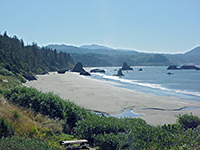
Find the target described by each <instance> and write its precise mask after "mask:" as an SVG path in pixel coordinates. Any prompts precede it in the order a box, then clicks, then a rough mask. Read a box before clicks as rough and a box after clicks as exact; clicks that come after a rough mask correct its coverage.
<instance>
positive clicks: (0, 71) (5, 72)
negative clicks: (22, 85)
mask: <svg viewBox="0 0 200 150" xmlns="http://www.w3.org/2000/svg"><path fill="white" fill-rule="evenodd" d="M0 74H1V75H4V76H14V74H13V73H12V72H11V71H9V70H7V69H5V68H3V67H1V66H0Z"/></svg>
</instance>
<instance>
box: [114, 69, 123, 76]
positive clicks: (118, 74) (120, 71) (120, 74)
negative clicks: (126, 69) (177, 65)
mask: <svg viewBox="0 0 200 150" xmlns="http://www.w3.org/2000/svg"><path fill="white" fill-rule="evenodd" d="M114 76H124V74H123V73H122V69H119V70H118V72H117V74H114Z"/></svg>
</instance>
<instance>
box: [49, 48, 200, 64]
mask: <svg viewBox="0 0 200 150" xmlns="http://www.w3.org/2000/svg"><path fill="white" fill-rule="evenodd" d="M47 47H48V48H52V49H56V50H57V51H62V52H66V53H70V54H71V56H72V58H73V60H74V62H75V63H76V62H79V61H80V62H82V63H83V65H84V66H88V67H93V66H102V67H103V66H121V65H122V63H123V62H127V63H128V64H129V65H133V66H134V65H146V66H151V65H154V66H167V65H187V64H188V65H200V46H199V47H196V48H194V49H192V50H190V51H188V52H186V53H184V54H158V53H142V52H137V51H135V50H126V49H113V48H111V47H107V46H103V45H96V44H92V45H83V46H80V47H76V46H69V45H64V44H62V45H58V44H50V45H47Z"/></svg>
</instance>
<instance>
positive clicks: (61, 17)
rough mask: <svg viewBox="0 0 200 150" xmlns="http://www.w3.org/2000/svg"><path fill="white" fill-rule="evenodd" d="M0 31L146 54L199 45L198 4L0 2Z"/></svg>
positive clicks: (171, 0) (43, 41)
mask: <svg viewBox="0 0 200 150" xmlns="http://www.w3.org/2000/svg"><path fill="white" fill-rule="evenodd" d="M0 14H1V15H0V32H1V34H2V33H3V32H4V31H7V33H8V35H10V36H13V35H17V36H18V37H19V38H23V40H24V41H25V43H26V44H31V43H32V42H33V41H34V42H37V43H38V45H40V46H45V45H47V44H50V43H59V44H61V43H63V44H69V45H77V46H80V45H83V44H93V43H95V44H102V45H107V46H111V47H113V48H128V49H134V50H138V51H145V52H160V53H163V52H167V53H178V52H182V53H183V52H185V51H187V50H189V49H192V48H194V47H195V46H199V45H200V0H0Z"/></svg>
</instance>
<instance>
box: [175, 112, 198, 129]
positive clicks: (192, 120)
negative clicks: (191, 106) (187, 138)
mask: <svg viewBox="0 0 200 150" xmlns="http://www.w3.org/2000/svg"><path fill="white" fill-rule="evenodd" d="M178 123H179V124H180V125H182V126H183V127H184V128H185V129H188V128H192V129H194V128H196V127H197V126H198V125H200V118H199V117H197V116H194V115H192V113H191V114H189V115H188V114H184V115H179V116H178Z"/></svg>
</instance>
